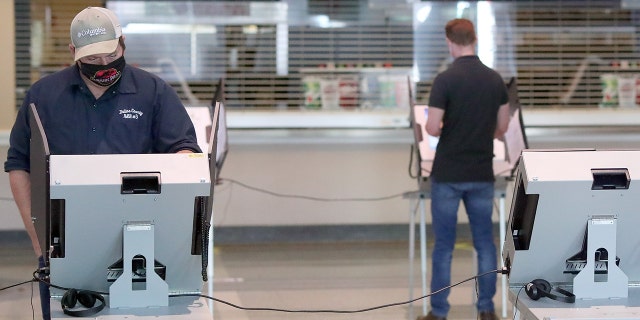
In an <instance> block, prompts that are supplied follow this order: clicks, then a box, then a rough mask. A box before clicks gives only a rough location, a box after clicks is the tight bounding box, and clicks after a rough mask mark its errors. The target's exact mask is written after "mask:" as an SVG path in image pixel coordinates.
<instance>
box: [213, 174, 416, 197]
mask: <svg viewBox="0 0 640 320" xmlns="http://www.w3.org/2000/svg"><path fill="white" fill-rule="evenodd" d="M219 180H220V181H227V182H229V183H232V184H237V185H239V186H242V187H244V188H246V189H249V190H253V191H257V192H262V193H266V194H269V195H272V196H275V197H282V198H297V199H306V200H312V201H324V202H356V201H384V200H390V199H393V198H402V196H403V195H404V192H403V193H398V194H393V195H389V196H383V197H375V198H322V197H312V196H305V195H295V194H285V193H278V192H274V191H269V190H266V189H261V188H258V187H253V186H250V185H248V184H246V183H243V182H240V181H238V180H234V179H229V178H220V179H219Z"/></svg>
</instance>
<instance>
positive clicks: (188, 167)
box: [50, 154, 211, 299]
mask: <svg viewBox="0 0 640 320" xmlns="http://www.w3.org/2000/svg"><path fill="white" fill-rule="evenodd" d="M123 173H125V174H132V175H133V176H136V175H141V176H142V177H144V176H145V175H146V174H150V175H153V176H156V177H157V180H158V182H159V186H155V187H157V189H158V190H148V192H144V190H134V191H132V190H125V191H124V193H123V190H122V188H123ZM50 175H51V180H50V181H51V184H50V192H51V199H52V203H60V202H62V203H63V205H62V206H63V208H64V210H63V213H62V214H61V216H60V217H57V218H56V219H58V220H59V221H61V223H60V226H61V227H60V229H61V230H59V232H60V234H61V239H62V241H63V244H64V246H62V248H63V252H62V253H61V254H63V255H64V256H63V257H57V258H56V257H52V258H50V267H51V283H52V284H55V285H58V286H62V287H67V288H77V289H84V290H94V291H98V292H109V286H110V285H111V284H112V283H113V282H109V281H108V279H107V269H108V267H109V266H111V265H112V264H114V263H116V262H117V261H118V260H119V259H121V258H122V254H123V251H122V248H123V227H124V226H125V225H127V224H129V223H140V222H143V223H149V224H152V225H153V235H154V236H153V238H154V241H153V243H154V244H153V245H154V247H155V248H154V254H155V260H157V261H158V262H160V263H161V264H162V265H164V266H166V276H165V281H166V283H167V284H168V290H169V293H170V294H172V293H200V292H201V288H202V285H203V281H202V276H201V270H202V266H201V264H202V260H201V256H200V255H197V254H196V255H194V254H192V230H193V228H194V210H195V209H194V207H195V206H198V205H200V204H198V201H196V199H198V198H197V197H205V196H209V194H210V185H211V181H210V175H209V164H208V158H207V155H206V154H142V155H140V154H138V155H90V156H86V155H53V156H51V157H50ZM143 180H144V179H143ZM143 184H144V183H143ZM138 188H139V189H140V188H144V187H140V186H138ZM151 188H154V186H152V187H151ZM54 225H55V224H54ZM147 263H148V266H150V265H151V264H150V262H147ZM61 294H63V292H61V291H58V290H54V291H53V292H52V295H61ZM194 299H195V298H194Z"/></svg>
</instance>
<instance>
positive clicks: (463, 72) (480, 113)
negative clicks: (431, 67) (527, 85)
mask: <svg viewBox="0 0 640 320" xmlns="http://www.w3.org/2000/svg"><path fill="white" fill-rule="evenodd" d="M507 102H508V93H507V88H506V85H505V84H504V81H503V79H502V77H501V76H500V75H499V74H498V73H497V72H495V71H494V70H492V69H491V68H489V67H487V66H485V65H484V64H482V62H481V61H480V59H479V58H478V56H462V57H459V58H457V59H456V60H455V61H454V62H453V64H452V65H451V67H449V69H447V70H446V71H444V72H442V73H440V74H439V75H438V76H436V78H435V80H434V81H433V86H432V88H431V94H430V96H429V107H432V108H440V109H443V110H444V118H443V126H442V133H441V135H440V139H439V142H438V146H437V149H436V156H435V159H434V162H433V169H432V172H431V176H432V177H433V178H434V179H435V180H436V181H438V182H478V181H494V175H493V156H494V155H493V138H494V133H495V129H496V123H497V116H498V109H499V108H500V106H501V105H503V104H505V103H507Z"/></svg>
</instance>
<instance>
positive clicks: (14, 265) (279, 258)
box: [0, 242, 511, 320]
mask: <svg viewBox="0 0 640 320" xmlns="http://www.w3.org/2000/svg"><path fill="white" fill-rule="evenodd" d="M0 253H1V256H0V287H6V286H9V285H12V284H15V283H19V282H22V281H27V280H29V278H30V277H31V272H32V270H33V268H34V264H33V261H34V258H33V257H32V254H31V252H30V249H29V248H28V247H27V245H26V244H24V243H22V244H11V245H3V246H2V249H1V250H0ZM214 257H215V263H214V266H215V276H214V279H213V284H214V292H213V296H214V297H215V298H217V299H221V300H224V301H227V302H230V303H233V304H236V305H239V306H241V307H247V308H274V309H287V310H294V311H295V310H298V311H300V310H335V311H354V310H361V309H367V308H372V307H377V306H383V305H387V304H393V303H401V302H405V301H407V300H408V298H409V291H408V279H409V264H408V248H407V243H406V242H394V243H386V242H376V243H318V244H303V245H293V244H282V245H276V244H268V245H242V246H222V247H216V248H215V253H214ZM472 259H473V254H472V251H471V249H470V246H469V244H468V243H464V242H461V243H459V244H458V247H457V249H456V251H455V258H454V270H453V280H454V282H457V281H461V280H463V279H466V278H469V277H471V276H472V275H473V272H472V270H471V268H472V266H473V262H472ZM419 269H420V268H419V262H418V261H416V262H415V265H414V272H415V290H414V298H415V297H420V296H421V289H420V284H419V279H420V277H419ZM498 287H499V288H500V286H498ZM32 288H33V292H32ZM473 292H474V282H473V281H470V282H466V283H464V284H461V285H460V286H457V287H456V288H454V289H453V290H452V295H451V298H450V301H451V303H452V305H453V306H452V311H451V313H450V315H449V319H474V318H475V313H474V308H473V307H472V303H473V302H472V301H473ZM204 293H207V289H206V286H205V290H204ZM500 295H501V292H498V294H497V295H496V298H495V301H496V309H497V310H496V311H498V314H500V311H501V299H500V297H501V296H500ZM213 309H214V312H213V313H214V319H216V320H217V319H222V320H240V319H243V320H244V319H368V320H375V319H409V316H410V313H412V314H413V316H412V318H415V317H416V316H417V315H419V314H421V312H422V302H421V301H418V302H415V303H413V305H412V307H410V306H409V305H408V304H401V305H398V306H392V307H386V308H380V309H377V310H372V311H367V312H361V313H347V314H340V313H325V312H311V313H305V312H278V311H246V310H240V309H237V308H234V307H231V306H228V305H225V304H223V303H219V302H215V303H213ZM39 314H40V312H39V299H38V296H37V286H35V285H34V286H33V287H32V285H31V284H24V285H21V286H18V287H15V288H11V289H7V290H4V291H0V319H2V320H4V319H7V320H8V319H34V318H35V319H39ZM509 314H511V311H510V306H509Z"/></svg>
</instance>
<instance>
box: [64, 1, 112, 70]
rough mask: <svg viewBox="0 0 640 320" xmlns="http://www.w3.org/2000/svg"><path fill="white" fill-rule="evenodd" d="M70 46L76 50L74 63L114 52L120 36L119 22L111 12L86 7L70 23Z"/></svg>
mask: <svg viewBox="0 0 640 320" xmlns="http://www.w3.org/2000/svg"><path fill="white" fill-rule="evenodd" d="M70 31H71V44H72V45H73V46H74V47H75V48H76V54H75V58H74V59H75V61H78V59H80V58H83V57H86V56H90V55H94V54H105V53H111V52H114V51H116V48H117V47H118V39H119V38H120V36H122V27H121V26H120V21H118V17H116V15H115V13H113V11H111V10H109V9H106V8H100V7H88V8H86V9H84V10H82V11H80V12H79V13H78V14H77V15H76V16H75V18H73V21H71V28H70Z"/></svg>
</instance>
